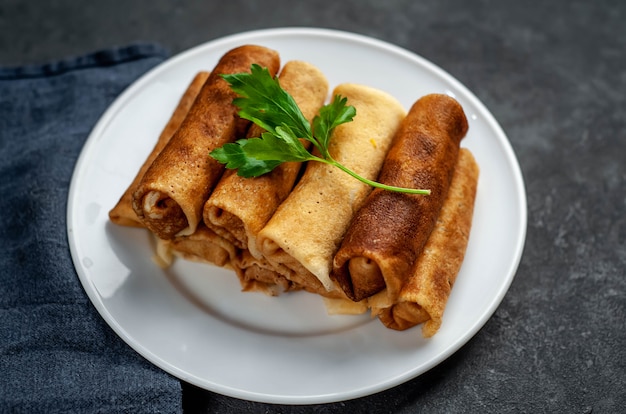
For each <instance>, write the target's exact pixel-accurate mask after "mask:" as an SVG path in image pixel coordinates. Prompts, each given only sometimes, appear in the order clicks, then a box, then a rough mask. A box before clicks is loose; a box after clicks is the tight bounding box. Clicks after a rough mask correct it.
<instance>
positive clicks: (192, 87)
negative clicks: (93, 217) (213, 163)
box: [109, 71, 209, 227]
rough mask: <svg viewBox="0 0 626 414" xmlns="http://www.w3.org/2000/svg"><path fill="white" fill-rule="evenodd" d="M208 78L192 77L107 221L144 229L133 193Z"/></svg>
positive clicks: (200, 74) (203, 74) (206, 76)
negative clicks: (136, 210) (135, 205)
mask: <svg viewBox="0 0 626 414" xmlns="http://www.w3.org/2000/svg"><path fill="white" fill-rule="evenodd" d="M208 77H209V72H206V71H200V72H198V73H197V74H196V75H195V76H194V77H193V79H192V80H191V83H190V84H189V85H188V86H187V89H186V90H185V92H184V93H183V95H182V97H181V98H180V100H179V102H178V105H177V106H176V108H175V109H174V112H173V113H172V116H171V117H170V119H169V120H168V122H167V124H166V125H165V127H164V128H163V131H162V132H161V134H160V135H159V138H158V140H157V142H156V144H155V146H154V148H153V149H152V151H151V152H150V154H149V155H148V157H147V158H146V160H145V161H144V163H143V164H142V166H141V168H140V169H139V171H138V172H137V174H136V175H135V178H134V179H133V181H132V182H131V183H130V185H129V186H128V187H127V188H126V191H124V193H123V194H122V196H121V197H120V199H119V201H118V202H117V204H116V205H115V206H114V207H113V208H112V209H111V210H110V211H109V219H110V220H111V221H112V222H113V223H115V224H118V225H120V226H130V227H144V225H143V223H142V222H141V221H140V220H139V218H138V217H137V213H135V210H133V201H132V198H133V193H134V191H135V189H136V188H137V185H138V184H139V182H140V181H141V179H142V178H143V176H144V174H145V173H146V170H147V169H148V168H149V167H150V165H152V163H153V162H154V159H155V158H156V157H157V156H158V155H159V154H160V153H161V151H162V150H163V148H164V147H165V145H166V144H167V143H168V142H169V140H170V139H171V138H172V136H173V135H174V133H175V132H176V131H177V130H178V128H179V127H180V125H181V124H182V122H183V120H184V119H185V117H186V116H187V113H188V112H189V108H191V105H192V104H193V102H194V100H195V99H196V96H198V93H199V92H200V89H201V88H202V86H203V85H204V83H205V82H206V80H207V78H208Z"/></svg>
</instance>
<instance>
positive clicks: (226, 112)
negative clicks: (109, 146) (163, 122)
mask: <svg viewBox="0 0 626 414" xmlns="http://www.w3.org/2000/svg"><path fill="white" fill-rule="evenodd" d="M253 63H256V64H258V65H260V66H262V67H266V68H267V69H268V70H269V72H270V73H271V74H272V75H274V74H275V73H276V72H277V71H278V68H279V65H280V61H279V57H278V53H276V52H275V51H273V50H270V49H267V48H264V47H261V46H253V45H247V46H241V47H238V48H235V49H232V50H231V51H229V52H227V53H226V54H225V55H224V56H223V57H222V58H221V59H220V61H219V62H218V63H217V65H216V66H215V68H214V69H213V71H212V73H211V75H210V76H209V78H208V79H207V81H206V83H205V84H204V86H203V87H202V90H201V91H200V93H199V95H198V97H197V98H196V100H195V101H194V104H193V105H192V107H191V108H190V110H189V113H188V114H187V117H186V118H185V120H184V121H183V123H182V124H181V126H180V128H179V129H178V130H177V131H176V133H175V134H174V136H173V137H172V138H171V140H170V141H169V142H168V143H167V145H166V146H165V148H163V150H162V151H161V153H160V154H159V155H158V156H157V157H156V159H155V160H154V162H153V163H152V165H151V166H150V168H148V170H147V171H146V173H145V175H144V176H143V178H142V180H141V182H140V183H139V185H138V186H137V190H136V191H135V193H134V194H133V209H134V210H135V213H136V214H137V217H138V218H139V220H140V221H141V222H142V223H143V224H144V225H145V226H146V227H147V228H148V229H149V230H151V231H152V232H153V233H154V234H156V235H157V236H158V237H160V238H162V239H171V238H173V237H174V236H175V235H190V234H192V233H193V232H194V231H195V230H196V228H197V227H198V224H199V223H200V222H201V218H202V207H203V205H204V203H205V202H206V200H207V199H208V198H209V194H210V192H211V190H212V189H213V187H214V186H215V183H216V182H217V180H218V179H219V178H220V177H221V175H222V173H223V171H224V165H223V164H221V163H219V162H218V161H216V160H215V159H213V158H211V157H210V156H209V152H210V151H211V150H213V149H215V148H218V147H221V146H222V145H224V144H225V143H227V142H231V141H233V140H234V139H235V138H236V131H237V128H238V127H239V121H240V118H239V117H238V116H237V108H236V107H235V106H234V105H233V103H232V101H233V99H234V98H235V97H236V94H235V93H234V92H233V91H232V90H231V88H230V87H229V85H228V83H227V82H226V81H225V80H224V79H222V78H221V76H220V75H222V74H232V73H241V72H249V71H250V67H251V65H252V64H253Z"/></svg>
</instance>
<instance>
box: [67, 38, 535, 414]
mask: <svg viewBox="0 0 626 414" xmlns="http://www.w3.org/2000/svg"><path fill="white" fill-rule="evenodd" d="M286 35H289V36H294V35H295V36H298V35H299V36H303V35H305V36H314V37H317V36H322V37H327V38H341V39H343V40H346V41H350V42H358V43H360V44H366V45H369V46H373V47H376V48H379V49H384V50H387V51H391V52H393V53H395V54H399V55H400V56H402V57H403V58H407V59H409V60H411V61H415V62H418V63H419V64H420V65H422V66H425V67H426V68H428V70H430V71H431V72H432V73H434V74H436V75H437V76H439V77H442V78H443V79H444V80H445V82H447V83H449V84H451V85H453V86H454V87H455V88H458V90H460V91H462V92H463V94H464V97H465V98H467V99H469V100H471V101H472V104H473V105H475V106H476V107H478V108H481V109H483V112H482V115H484V120H485V122H486V123H487V124H488V125H489V128H490V129H491V130H493V131H494V132H495V134H496V135H498V138H499V141H500V142H499V143H500V145H501V146H502V150H503V151H504V153H505V155H506V158H507V165H509V167H510V169H511V170H510V172H511V175H512V178H513V180H514V184H515V186H516V188H517V189H518V190H519V191H516V195H517V196H518V200H517V201H518V202H517V203H516V207H517V208H518V210H519V217H518V220H517V226H518V227H517V234H518V237H517V239H516V240H515V249H514V252H513V257H514V258H515V260H513V261H512V262H511V263H510V264H509V267H508V272H507V278H506V283H503V284H502V285H501V287H500V289H499V290H498V291H497V294H496V295H495V296H494V297H493V298H492V299H491V301H489V306H488V307H487V308H486V311H485V312H484V314H483V315H481V316H480V318H478V319H477V320H475V321H474V323H473V325H472V326H471V328H470V329H468V330H467V332H466V334H465V335H462V336H460V337H459V338H457V340H456V341H454V342H453V343H452V344H451V345H450V346H448V347H447V348H446V349H444V350H443V351H441V352H439V353H438V354H437V355H436V357H434V358H431V359H430V360H429V361H427V362H426V363H424V364H422V365H421V366H420V367H419V369H418V368H417V367H415V368H413V369H411V370H407V371H405V372H404V374H403V375H400V376H396V377H393V378H392V379H390V380H388V381H386V382H384V383H376V384H373V385H370V386H368V387H362V388H360V389H356V390H354V391H353V392H351V393H342V394H341V395H316V396H311V397H308V396H307V397H299V396H295V397H294V396H286V397H285V396H278V395H270V394H259V393H256V392H245V391H241V390H238V389H233V388H232V387H219V384H214V385H216V387H215V388H207V383H206V382H203V381H202V380H201V379H200V378H196V377H195V376H194V375H189V373H187V372H185V371H184V370H181V369H180V368H178V367H176V366H175V365H172V364H171V363H169V362H167V361H165V360H163V359H162V358H160V357H159V356H158V355H156V354H154V353H152V352H151V351H150V350H149V349H146V348H145V347H144V346H143V345H142V344H140V343H137V342H135V341H134V340H133V339H132V335H129V334H128V332H127V331H126V330H125V329H124V328H123V327H122V326H121V325H120V324H119V322H118V321H117V320H115V318H113V317H112V315H111V314H110V312H109V311H108V310H107V309H106V306H105V305H104V303H103V302H102V300H101V297H100V296H99V295H98V294H97V292H95V288H94V287H93V286H92V285H89V284H88V283H89V281H88V280H87V276H86V275H83V273H82V272H83V270H84V269H82V264H81V263H80V259H79V257H78V251H77V249H78V247H77V245H76V240H75V238H74V237H73V233H74V227H73V222H74V219H75V212H74V207H75V206H74V202H75V201H73V200H75V199H76V191H77V188H78V187H79V184H80V182H81V177H80V174H79V172H80V171H81V170H82V169H83V164H84V163H85V162H86V158H87V156H88V154H87V153H88V152H89V151H85V149H86V148H88V147H89V146H90V145H92V141H93V140H95V139H96V138H97V137H98V136H99V135H100V134H101V133H102V132H103V131H104V130H105V129H106V127H107V125H108V124H109V123H110V122H112V121H113V119H114V118H115V115H116V114H117V113H118V112H119V110H120V109H121V108H123V106H124V105H125V104H126V103H127V102H128V101H129V100H130V99H131V98H132V96H134V95H135V94H137V93H139V92H141V90H142V88H143V86H144V85H146V84H149V83H150V82H151V81H152V80H153V79H154V78H155V77H157V76H158V75H159V74H160V73H161V72H163V71H166V70H167V69H168V68H169V67H171V66H175V65H177V64H178V63H179V62H181V61H184V60H186V59H189V58H190V57H192V56H193V55H196V54H202V53H204V51H205V50H207V49H211V48H218V47H219V46H220V45H221V44H230V43H235V42H241V41H243V40H244V39H246V40H247V39H252V38H256V37H259V36H263V37H265V36H276V37H280V36H286ZM526 197H527V196H526V189H525V184H524V180H523V175H522V170H521V168H520V165H519V162H518V160H517V158H516V156H515V153H514V150H513V147H512V145H511V142H510V141H509V139H508V137H507V135H506V134H505V133H504V131H503V129H502V128H501V126H500V124H499V123H498V122H497V120H496V119H495V117H494V116H493V114H492V113H491V111H489V109H488V108H487V107H486V105H484V104H483V103H482V102H481V101H480V100H479V99H478V98H477V97H476V96H475V95H474V93H473V92H472V91H470V90H469V89H468V88H467V87H466V86H465V85H463V84H462V83H461V82H460V81H459V80H457V79H456V78H455V77H453V76H452V75H450V74H449V73H448V72H446V71H445V70H444V69H442V68H441V67H439V66H437V65H436V64H434V63H433V62H431V61H429V60H427V59H425V58H423V57H422V56H421V55H418V54H417V53H415V52H412V51H409V50H407V49H404V48H402V47H400V46H397V45H394V44H392V43H389V42H386V41H383V40H380V39H376V38H373V37H369V36H366V35H363V34H358V33H352V32H348V31H343V30H336V29H327V28H313V27H279V28H269V29H258V30H251V31H244V32H240V33H235V34H231V35H227V36H223V37H219V38H216V39H213V40H210V41H207V42H205V43H202V44H199V45H197V46H194V47H192V48H190V49H187V50H185V51H183V52H181V53H178V54H176V55H174V56H172V57H171V58H169V59H166V60H165V61H163V62H162V63H160V64H158V65H156V66H155V67H154V68H152V69H150V70H149V71H147V72H145V73H144V74H143V75H141V76H140V77H139V78H138V79H137V80H135V81H134V82H133V83H131V84H130V85H129V86H128V87H127V88H126V89H125V90H124V91H123V92H122V93H121V94H120V95H119V96H118V97H117V98H116V99H115V100H114V101H113V102H112V103H111V105H109V107H108V108H107V109H106V110H105V112H104V113H103V114H102V115H101V117H100V118H99V119H98V121H97V123H96V124H95V125H94V127H93V129H92V130H91V132H90V133H89V135H88V137H87V139H86V140H85V142H84V144H83V147H82V148H81V152H80V154H79V156H78V158H77V161H76V164H75V166H74V170H73V173H72V177H71V181H70V187H69V191H68V198H67V214H66V220H67V236H68V243H69V247H70V253H71V257H72V261H73V263H74V267H75V270H76V272H77V274H78V276H79V280H80V282H81V285H82V286H83V289H84V290H85V292H86V293H87V295H88V297H89V299H90V301H91V302H92V304H93V305H94V307H95V308H96V310H97V311H98V313H99V314H100V316H101V317H102V318H103V319H104V320H105V322H106V323H107V324H108V325H109V326H110V327H111V328H112V329H113V330H114V332H115V333H116V334H117V335H118V336H119V337H120V338H121V339H122V340H123V341H124V342H126V343H127V344H128V345H129V346H130V347H131V348H133V349H134V350H135V351H136V352H138V353H139V354H140V355H142V356H143V357H144V358H146V359H147V360H148V361H150V362H151V363H153V364H154V365H156V366H157V367H159V368H160V369H162V370H164V371H165V372H168V373H169V374H171V375H174V376H175V377H177V378H179V379H181V380H184V381H186V382H189V383H191V384H194V385H196V386H199V387H200V388H203V389H206V390H209V391H212V392H216V393H220V394H223V395H227V396H230V397H234V398H240V399H246V400H250V401H258V402H263V403H277V404H294V405H300V404H319V403H332V402H339V401H346V400H350V399H354V398H360V397H364V396H367V395H371V394H374V393H377V392H381V391H384V390H387V389H390V388H393V387H395V386H398V385H400V384H402V383H404V382H406V381H409V380H411V379H413V378H416V377H418V376H420V375H422V374H424V373H425V372H427V371H429V370H430V369H432V368H433V367H435V366H436V365H438V364H440V363H441V362H442V361H444V360H446V359H447V358H449V357H450V356H451V355H452V354H454V353H455V352H457V351H458V350H459V349H460V348H461V347H462V346H463V345H465V344H466V343H467V342H468V341H469V340H471V338H473V337H474V336H475V335H476V333H477V332H478V331H479V330H480V329H481V328H482V327H483V326H484V325H485V324H486V322H487V321H488V320H489V319H490V318H491V316H492V315H493V313H495V311H496V310H497V308H498V307H499V305H500V303H501V302H502V300H503V299H504V296H505V295H506V293H507V292H508V290H509V288H510V285H511V284H512V282H513V279H514V278H515V274H516V272H517V269H518V267H519V263H520V262H521V259H522V256H523V250H524V246H525V242H526V232H527V215H528V213H527V198H526Z"/></svg>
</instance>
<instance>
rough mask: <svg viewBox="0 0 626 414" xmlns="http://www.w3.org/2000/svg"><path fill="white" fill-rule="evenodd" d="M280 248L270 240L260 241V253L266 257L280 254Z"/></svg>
mask: <svg viewBox="0 0 626 414" xmlns="http://www.w3.org/2000/svg"><path fill="white" fill-rule="evenodd" d="M281 250H282V248H281V247H280V245H279V244H278V243H276V242H275V241H274V240H272V239H268V238H264V239H263V240H262V241H261V251H262V252H263V254H264V255H265V256H266V257H269V256H274V255H275V254H277V253H280V252H281Z"/></svg>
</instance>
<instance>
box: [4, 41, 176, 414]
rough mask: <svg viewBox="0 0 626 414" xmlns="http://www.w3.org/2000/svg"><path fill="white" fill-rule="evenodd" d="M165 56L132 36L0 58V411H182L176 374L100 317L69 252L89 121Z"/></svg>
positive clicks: (89, 127) (99, 114)
mask: <svg viewBox="0 0 626 414" xmlns="http://www.w3.org/2000/svg"><path fill="white" fill-rule="evenodd" d="M165 58H166V53H165V51H164V50H163V49H162V48H160V47H159V46H155V45H132V46H128V47H123V48H115V49H110V50H105V51H101V52H97V53H93V54H90V55H87V56H82V57H77V58H72V59H66V60H63V61H59V62H55V63H51V64H46V65H38V66H26V67H14V68H0V214H1V215H2V218H1V220H0V412H27V413H39V412H45V413H54V412H76V413H92V412H103V413H104V412H106V413H109V412H129V413H144V412H145V413H157V412H164V413H170V412H181V411H182V395H181V385H180V382H179V381H178V380H177V379H175V378H173V377H171V376H170V375H168V374H166V373H165V372H163V371H161V370H159V369H158V368H156V367H155V366H153V365H151V364H150V363H148V362H147V361H146V360H144V359H143V358H142V357H140V356H139V355H138V354H137V353H135V352H134V351H133V350H132V349H131V348H130V347H129V346H127V345H126V344H125V343H124V342H123V341H122V340H121V339H119V338H118V337H117V336H116V335H115V334H114V332H113V331H112V330H111V329H110V328H109V327H108V325H106V323H105V322H104V321H103V320H102V319H101V318H100V316H99V315H98V313H97V311H96V310H95V308H94V307H93V306H92V304H91V302H89V299H88V298H87V296H86V294H85V292H84V291H83V289H82V287H81V285H80V282H79V280H78V277H77V275H76V273H75V270H74V266H73V264H72V260H71V257H70V252H69V247H68V241H67V233H66V219H65V215H66V204H67V195H68V187H69V183H70V179H71V175H72V171H73V168H74V164H75V162H76V159H77V157H78V154H79V152H80V150H81V148H82V146H83V143H84V141H85V139H86V138H87V136H88V135H89V132H90V131H91V129H92V127H93V126H94V124H95V123H96V121H97V120H98V118H99V117H100V116H101V114H102V113H103V112H104V110H105V109H106V108H107V107H108V106H109V105H110V104H111V103H112V101H113V100H114V99H115V97H117V96H118V95H119V94H120V93H121V92H122V91H123V90H124V89H125V88H126V87H127V86H128V85H129V84H130V83H132V82H133V81H134V80H135V79H137V78H138V77H139V76H140V75H142V74H143V73H145V72H146V71H147V70H149V69H151V68H152V67H154V66H155V65H157V64H158V63H160V62H162V61H163V60H164V59H165Z"/></svg>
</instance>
